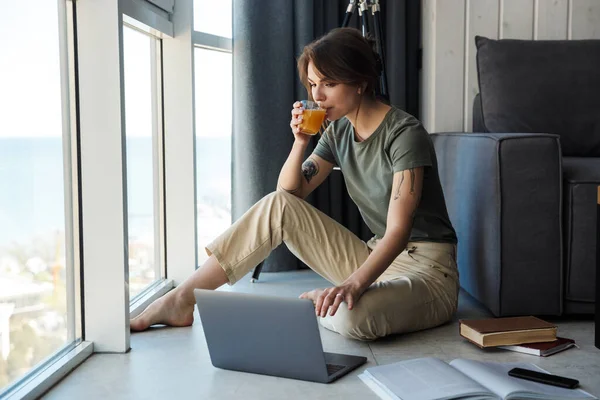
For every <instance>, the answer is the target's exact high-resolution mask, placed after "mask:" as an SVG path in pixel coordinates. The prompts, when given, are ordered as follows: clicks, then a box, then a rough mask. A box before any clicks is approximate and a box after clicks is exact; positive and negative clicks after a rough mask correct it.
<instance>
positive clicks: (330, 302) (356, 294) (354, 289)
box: [315, 283, 364, 318]
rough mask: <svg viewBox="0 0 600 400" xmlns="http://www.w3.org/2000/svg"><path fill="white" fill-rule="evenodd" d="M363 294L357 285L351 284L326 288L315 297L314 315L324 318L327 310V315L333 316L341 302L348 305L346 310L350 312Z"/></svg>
mask: <svg viewBox="0 0 600 400" xmlns="http://www.w3.org/2000/svg"><path fill="white" fill-rule="evenodd" d="M363 292H364V290H363V289H361V288H360V286H359V285H357V284H352V283H342V284H341V285H339V286H336V287H332V288H327V289H325V290H323V292H322V293H321V294H320V295H319V296H318V297H317V300H316V302H315V313H316V314H317V316H320V317H323V318H324V317H325V316H326V315H327V310H329V315H331V316H333V315H335V313H336V312H337V310H338V308H339V307H340V304H341V303H342V302H343V301H345V302H346V304H348V310H352V308H353V307H354V304H355V303H356V302H357V301H358V299H359V298H360V296H361V295H362V294H363ZM330 307H331V308H330Z"/></svg>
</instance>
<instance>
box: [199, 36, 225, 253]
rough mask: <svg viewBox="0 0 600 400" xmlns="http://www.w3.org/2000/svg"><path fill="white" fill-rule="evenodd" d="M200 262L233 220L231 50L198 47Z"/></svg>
mask: <svg viewBox="0 0 600 400" xmlns="http://www.w3.org/2000/svg"><path fill="white" fill-rule="evenodd" d="M194 52H195V53H194V64H195V71H194V72H195V74H194V80H195V86H196V87H195V100H196V197H197V207H196V208H197V213H198V262H199V263H200V264H202V263H203V262H204V261H205V260H206V259H207V258H208V257H207V255H206V251H204V246H205V245H207V244H208V243H209V242H210V241H212V240H213V239H214V238H215V236H217V235H218V234H220V233H221V232H223V231H224V230H225V229H227V228H228V227H229V225H230V224H231V126H232V125H231V118H232V114H231V53H223V52H219V51H213V50H205V49H200V48H196V49H195V50H194Z"/></svg>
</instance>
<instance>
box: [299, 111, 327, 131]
mask: <svg viewBox="0 0 600 400" xmlns="http://www.w3.org/2000/svg"><path fill="white" fill-rule="evenodd" d="M324 120H325V110H304V112H303V113H302V123H301V124H300V131H301V132H302V133H306V134H307V135H315V134H316V133H317V132H319V129H321V125H323V121H324Z"/></svg>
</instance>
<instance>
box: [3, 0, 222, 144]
mask: <svg viewBox="0 0 600 400" xmlns="http://www.w3.org/2000/svg"><path fill="white" fill-rule="evenodd" d="M2 8H3V12H2V13H0V48H2V57H1V58H0V91H1V92H2V96H0V121H1V123H0V138H3V137H60V136H61V135H62V116H61V98H60V96H61V86H60V85H61V82H60V53H59V36H58V35H59V30H58V29H59V27H58V5H57V1H56V0H28V1H26V2H25V1H6V2H4V1H3V5H2ZM194 19H195V22H194V28H195V29H197V30H202V31H203V32H207V33H211V34H214V35H220V36H225V37H229V38H231V1H222V0H221V1H215V0H210V1H209V0H194ZM153 40H155V39H153V38H151V37H149V36H147V35H144V34H142V33H140V32H138V31H134V30H133V29H130V28H127V27H125V28H124V34H123V46H124V47H123V48H124V58H125V60H124V63H125V97H126V98H125V116H126V132H127V137H145V136H150V134H151V132H152V130H151V129H152V121H151V116H152V113H151V111H152V110H151V79H150V74H151V70H150V46H151V45H152V41H153ZM194 54H195V57H196V60H195V74H196V77H195V88H196V126H197V129H196V135H197V136H206V137H210V136H229V135H231V54H229V53H221V52H215V51H207V50H202V49H196V50H195V52H194Z"/></svg>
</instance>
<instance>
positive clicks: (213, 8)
mask: <svg viewBox="0 0 600 400" xmlns="http://www.w3.org/2000/svg"><path fill="white" fill-rule="evenodd" d="M231 3H232V0H219V1H215V0H194V30H195V31H199V32H204V33H210V34H211V35H217V36H223V37H226V38H231V19H232V14H231ZM257 7H258V5H257Z"/></svg>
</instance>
